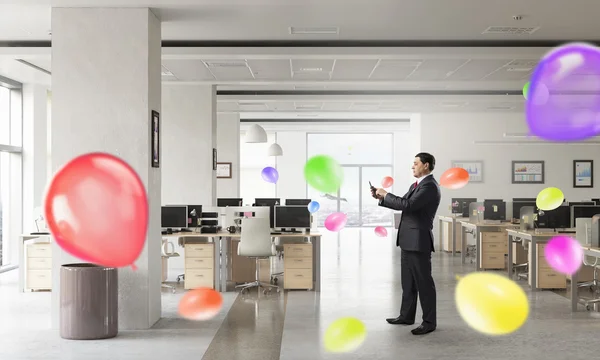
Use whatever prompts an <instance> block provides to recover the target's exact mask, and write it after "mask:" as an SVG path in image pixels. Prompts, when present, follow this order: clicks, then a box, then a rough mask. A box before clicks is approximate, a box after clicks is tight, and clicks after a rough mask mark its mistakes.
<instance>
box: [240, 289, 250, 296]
mask: <svg viewBox="0 0 600 360" xmlns="http://www.w3.org/2000/svg"><path fill="white" fill-rule="evenodd" d="M240 293H241V294H242V295H245V294H247V293H248V289H247V288H244V289H242V291H240Z"/></svg>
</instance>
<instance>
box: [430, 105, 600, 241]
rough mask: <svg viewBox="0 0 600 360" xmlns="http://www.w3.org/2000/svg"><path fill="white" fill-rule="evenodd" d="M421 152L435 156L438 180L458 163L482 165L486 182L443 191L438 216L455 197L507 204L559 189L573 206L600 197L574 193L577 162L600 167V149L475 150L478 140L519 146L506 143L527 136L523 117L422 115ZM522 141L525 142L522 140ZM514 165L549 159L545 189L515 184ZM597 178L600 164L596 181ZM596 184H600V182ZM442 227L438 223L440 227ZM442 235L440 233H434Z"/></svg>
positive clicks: (483, 147) (595, 193)
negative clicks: (590, 162)
mask: <svg viewBox="0 0 600 360" xmlns="http://www.w3.org/2000/svg"><path fill="white" fill-rule="evenodd" d="M421 133H422V136H421V149H422V151H426V152H430V153H432V154H433V155H434V156H435V157H436V170H435V176H436V178H437V179H438V180H439V178H440V176H441V174H442V173H443V172H444V171H445V170H446V169H448V168H449V167H450V166H451V162H452V161H453V160H483V162H484V164H483V179H484V180H483V183H471V184H468V185H467V186H466V187H464V188H462V189H459V190H447V189H442V202H441V204H440V208H439V210H438V214H448V213H449V212H450V211H449V209H448V207H449V205H450V199H451V198H453V197H476V198H478V200H479V201H483V199H486V198H488V199H505V200H506V201H510V199H512V198H513V197H530V198H534V197H536V196H537V194H538V192H539V191H540V190H542V189H544V188H546V187H549V186H554V187H558V188H560V189H561V190H562V191H563V192H564V194H565V198H566V199H567V200H569V201H577V200H586V199H591V198H592V197H598V187H597V186H598V185H596V188H589V189H575V188H573V160H587V159H592V160H595V163H596V164H599V163H600V146H598V145H595V146H590V145H560V146H557V145H533V146H532V145H519V146H515V145H510V146H506V145H502V146H500V145H475V144H473V141H476V140H477V141H512V142H514V141H519V139H507V138H504V137H503V134H504V133H527V125H526V123H525V119H524V115H523V114H494V113H482V114H422V115H421ZM521 140H522V139H521ZM513 160H544V161H545V173H546V174H545V176H546V179H545V180H546V181H545V184H540V185H533V184H525V185H517V184H512V183H511V162H512V161H513ZM596 174H598V165H596V167H595V169H594V176H597V175H596ZM596 184H598V182H597V181H596ZM436 226H437V222H436ZM434 234H436V235H437V229H435V230H434Z"/></svg>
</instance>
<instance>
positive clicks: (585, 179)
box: [573, 160, 594, 188]
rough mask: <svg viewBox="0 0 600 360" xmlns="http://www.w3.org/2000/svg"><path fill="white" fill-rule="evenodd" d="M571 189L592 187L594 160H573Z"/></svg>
mask: <svg viewBox="0 0 600 360" xmlns="http://www.w3.org/2000/svg"><path fill="white" fill-rule="evenodd" d="M573 187H574V188H591V187H594V160H573Z"/></svg>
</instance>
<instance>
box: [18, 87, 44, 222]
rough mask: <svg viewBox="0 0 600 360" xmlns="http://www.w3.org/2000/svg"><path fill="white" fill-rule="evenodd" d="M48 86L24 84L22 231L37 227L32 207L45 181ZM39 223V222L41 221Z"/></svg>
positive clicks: (39, 203) (37, 203) (36, 204)
mask: <svg viewBox="0 0 600 360" xmlns="http://www.w3.org/2000/svg"><path fill="white" fill-rule="evenodd" d="M47 139H48V89H46V87H45V86H43V85H38V84H25V85H24V86H23V233H29V232H31V231H37V228H36V226H35V222H34V215H33V210H34V209H35V208H36V207H41V206H42V202H43V201H44V198H43V197H44V191H45V190H46V183H47V181H48V156H49V154H48V141H47ZM40 225H41V224H40Z"/></svg>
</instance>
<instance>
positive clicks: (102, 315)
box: [60, 264, 119, 340]
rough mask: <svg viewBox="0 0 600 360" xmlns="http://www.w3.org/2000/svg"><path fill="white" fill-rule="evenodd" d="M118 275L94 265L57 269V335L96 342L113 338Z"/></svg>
mask: <svg viewBox="0 0 600 360" xmlns="http://www.w3.org/2000/svg"><path fill="white" fill-rule="evenodd" d="M118 304H119V298H118V272H117V269H116V268H107V267H103V266H98V265H94V264H67V265H63V266H62V267H61V268H60V336H61V337H62V338H64V339H71V340H97V339H108V338H112V337H115V336H117V333H118V331H119V318H118Z"/></svg>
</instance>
